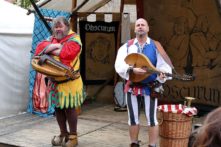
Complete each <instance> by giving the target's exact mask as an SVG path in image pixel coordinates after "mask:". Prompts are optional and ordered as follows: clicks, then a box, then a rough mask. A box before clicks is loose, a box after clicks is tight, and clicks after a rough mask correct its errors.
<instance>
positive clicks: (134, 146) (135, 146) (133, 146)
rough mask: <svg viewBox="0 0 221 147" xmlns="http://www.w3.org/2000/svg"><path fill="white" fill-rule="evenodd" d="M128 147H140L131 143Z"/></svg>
mask: <svg viewBox="0 0 221 147" xmlns="http://www.w3.org/2000/svg"><path fill="white" fill-rule="evenodd" d="M130 147H140V145H139V144H138V143H131V144H130Z"/></svg>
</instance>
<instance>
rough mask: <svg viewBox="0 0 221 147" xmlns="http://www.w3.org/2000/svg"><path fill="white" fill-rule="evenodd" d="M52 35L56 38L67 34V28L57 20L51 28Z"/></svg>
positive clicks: (59, 38)
mask: <svg viewBox="0 0 221 147" xmlns="http://www.w3.org/2000/svg"><path fill="white" fill-rule="evenodd" d="M53 33H54V37H55V38H56V39H58V40H61V39H62V38H64V37H66V36H67V35H68V28H67V26H66V25H65V24H63V23H61V22H58V23H57V24H56V25H55V27H54V29H53Z"/></svg>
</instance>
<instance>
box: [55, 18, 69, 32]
mask: <svg viewBox="0 0 221 147" xmlns="http://www.w3.org/2000/svg"><path fill="white" fill-rule="evenodd" d="M59 23H64V25H65V26H67V28H68V30H69V29H70V23H69V21H68V20H67V19H66V18H65V17H64V16H58V17H56V18H54V19H53V20H52V29H54V27H55V26H56V25H57V24H59Z"/></svg>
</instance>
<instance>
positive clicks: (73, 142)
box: [62, 135, 78, 147]
mask: <svg viewBox="0 0 221 147" xmlns="http://www.w3.org/2000/svg"><path fill="white" fill-rule="evenodd" d="M77 145H78V138H77V135H69V136H68V140H67V141H66V140H65V138H64V139H63V142H62V147H76V146H77Z"/></svg>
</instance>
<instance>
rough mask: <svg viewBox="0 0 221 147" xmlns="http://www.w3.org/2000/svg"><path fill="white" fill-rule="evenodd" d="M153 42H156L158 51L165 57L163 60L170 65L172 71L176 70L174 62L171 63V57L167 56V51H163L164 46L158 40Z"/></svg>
mask: <svg viewBox="0 0 221 147" xmlns="http://www.w3.org/2000/svg"><path fill="white" fill-rule="evenodd" d="M153 41H154V44H155V45H156V47H157V50H158V51H159V53H160V55H161V56H162V57H163V59H164V60H165V61H166V63H167V64H169V65H170V67H171V68H172V69H174V66H173V64H172V62H171V60H170V58H169V56H168V55H167V53H166V51H165V50H164V49H163V47H162V45H161V44H160V43H159V42H158V41H156V40H153Z"/></svg>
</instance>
